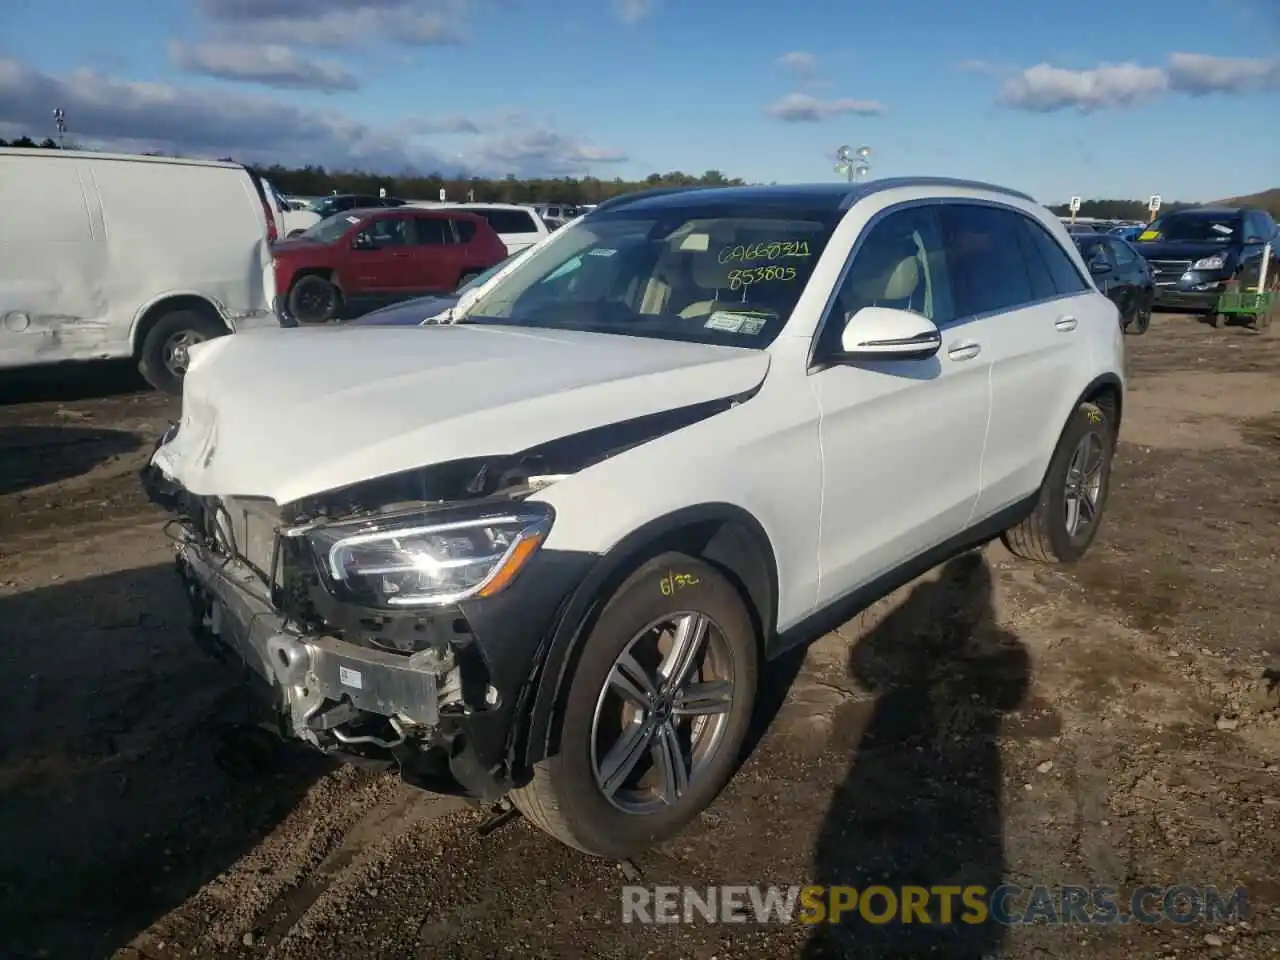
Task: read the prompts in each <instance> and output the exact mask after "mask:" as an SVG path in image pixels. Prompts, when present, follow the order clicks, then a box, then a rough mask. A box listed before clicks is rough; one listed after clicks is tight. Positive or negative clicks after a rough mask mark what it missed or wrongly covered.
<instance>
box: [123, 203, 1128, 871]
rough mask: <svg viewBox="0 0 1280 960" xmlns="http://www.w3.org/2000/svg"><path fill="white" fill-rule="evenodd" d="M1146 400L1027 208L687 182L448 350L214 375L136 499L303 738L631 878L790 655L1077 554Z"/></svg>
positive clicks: (565, 234)
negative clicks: (621, 869)
mask: <svg viewBox="0 0 1280 960" xmlns="http://www.w3.org/2000/svg"><path fill="white" fill-rule="evenodd" d="M1123 369H1124V365H1123V345H1122V336H1121V331H1120V324H1119V322H1118V318H1117V315H1116V308H1115V306H1114V305H1113V304H1112V303H1111V302H1110V301H1109V300H1108V299H1107V298H1106V297H1104V296H1103V295H1102V294H1101V293H1099V292H1098V290H1097V289H1096V288H1095V287H1094V285H1093V282H1092V280H1091V279H1090V275H1089V273H1088V272H1087V270H1086V268H1085V265H1084V264H1083V263H1082V262H1081V260H1080V256H1079V254H1078V253H1077V251H1076V248H1075V245H1074V244H1073V243H1072V242H1071V238H1070V237H1069V236H1068V235H1067V232H1066V230H1065V229H1064V228H1063V226H1062V224H1061V223H1060V222H1059V221H1058V219H1057V218H1056V217H1054V216H1053V215H1052V214H1050V213H1049V212H1048V211H1047V210H1045V209H1044V208H1043V207H1041V206H1040V205H1039V204H1037V203H1035V202H1034V201H1033V200H1031V198H1029V197H1027V196H1024V195H1022V194H1020V193H1015V192H1013V191H1010V190H1005V189H1001V188H999V187H995V186H990V185H986V184H979V183H969V182H958V181H951V180H941V179H903V180H881V181H873V182H869V183H865V184H860V185H852V186H846V185H843V184H839V185H837V184H823V185H814V186H792V187H737V188H716V189H690V190H659V191H651V192H646V193H640V194H636V195H632V196H628V197H623V198H619V199H617V200H614V201H611V202H609V203H605V204H603V205H601V206H600V207H599V208H598V209H596V210H594V211H592V212H591V213H589V214H588V215H587V216H585V217H584V218H582V219H581V220H580V221H578V222H577V223H574V224H571V225H569V226H568V227H566V228H564V229H563V230H561V231H559V232H557V233H556V234H554V235H553V236H552V237H550V238H549V239H548V240H546V241H545V242H544V243H543V244H541V245H540V246H539V248H538V249H536V250H534V251H533V252H532V253H531V254H530V255H529V256H527V257H525V258H523V259H522V260H521V261H520V262H519V263H518V264H516V265H515V266H514V267H513V268H512V269H509V270H504V271H501V272H499V273H498V274H497V275H496V276H495V277H494V278H493V279H492V280H490V281H488V282H487V283H486V284H485V285H484V286H483V287H482V288H481V289H480V290H479V292H478V294H477V295H476V296H475V297H473V298H470V299H468V300H467V301H465V302H464V303H462V304H460V305H459V306H458V307H456V308H454V311H453V314H452V315H451V316H450V317H449V318H448V320H447V322H445V323H443V324H442V325H437V326H425V327H415V328H399V329H393V328H381V329H378V328H352V329H341V328H336V329H293V330H278V331H277V330H268V331H262V332H255V333H251V334H249V335H246V336H235V337H224V338H221V339H218V340H214V341H212V342H210V343H208V344H205V345H201V346H199V347H197V348H195V349H194V350H193V351H192V353H191V363H190V367H189V369H188V372H187V375H186V380H185V386H184V398H183V410H182V417H181V420H180V421H178V422H177V423H175V424H173V425H172V426H171V428H170V430H169V431H168V432H167V433H166V435H165V437H164V438H163V439H162V441H161V443H160V445H159V447H158V449H157V451H156V452H155V454H154V456H153V458H152V462H151V465H150V466H149V467H148V469H147V470H146V471H145V472H144V482H145V483H146V485H147V487H148V489H149V491H150V493H151V495H152V496H153V497H154V498H155V499H157V500H158V501H160V502H162V503H165V504H167V505H169V506H170V507H171V508H172V509H174V510H175V511H176V512H177V513H178V515H179V516H180V518H181V520H180V529H181V531H182V532H181V535H180V537H179V543H178V547H177V552H178V568H179V570H180V572H181V575H182V577H183V579H184V581H185V583H186V586H187V591H188V594H189V596H190V598H191V601H192V603H193V606H194V610H195V613H196V621H197V624H198V625H199V627H200V632H201V633H202V635H203V637H204V639H206V640H208V641H211V642H212V643H213V644H214V648H215V649H217V650H220V651H223V652H226V651H232V652H234V653H235V654H236V655H237V656H238V657H239V658H240V659H242V660H243V661H245V662H246V663H248V664H249V665H250V666H251V667H252V668H253V673H252V675H254V676H256V677H257V678H258V679H260V680H261V681H263V682H262V684H261V686H262V688H263V690H264V692H265V693H266V698H267V702H268V703H269V704H270V705H271V706H272V707H273V708H274V711H275V715H276V718H277V719H278V721H279V724H280V728H281V730H282V732H283V733H284V734H285V735H286V736H289V737H293V738H297V739H300V740H304V741H306V742H308V743H310V744H311V745H312V746H313V747H315V748H317V749H320V750H323V751H325V752H327V753H331V754H333V755H336V756H344V757H351V758H354V757H361V758H364V759H366V760H369V759H376V760H382V761H385V762H387V763H389V764H390V763H394V764H396V765H397V767H398V769H400V770H401V771H402V772H403V775H404V776H405V777H406V778H407V779H409V780H410V781H411V782H414V783H417V784H419V785H421V786H423V787H425V788H427V789H432V790H439V791H449V792H455V793H463V794H465V795H467V796H469V797H471V798H473V799H474V800H475V801H476V802H477V804H482V805H485V806H486V807H495V806H496V807H502V806H505V805H507V804H514V807H515V808H517V809H518V810H519V811H520V812H522V813H523V814H524V815H525V816H527V817H528V818H529V819H530V820H532V821H533V822H534V823H536V824H537V825H538V826H540V827H542V828H544V829H545V830H547V831H549V832H550V833H551V834H553V835H555V836H556V837H558V838H560V839H561V840H563V841H564V842H566V843H568V844H571V845H572V846H574V847H577V848H579V849H581V850H584V851H587V852H589V853H592V854H597V855H601V856H609V857H627V856H630V855H632V854H634V853H636V852H638V851H639V850H642V849H644V848H645V847H648V846H649V845H651V844H654V843H655V842H658V841H661V840H663V839H665V838H668V837H670V836H672V835H674V834H675V833H676V832H678V831H679V830H680V829H681V828H682V827H683V826H684V825H685V824H687V823H688V822H689V821H690V820H691V819H692V818H693V817H695V816H696V815H697V814H698V812H699V811H700V810H702V809H703V808H704V807H705V806H707V805H708V804H709V803H711V802H712V800H713V799H714V798H715V797H716V795H717V793H718V791H720V790H721V788H722V787H723V786H724V784H725V783H726V781H727V780H728V778H729V777H730V776H731V775H732V772H733V770H734V769H735V766H736V763H737V761H738V760H739V754H740V752H741V750H742V748H743V743H744V737H745V733H746V730H747V726H748V721H749V719H750V718H751V716H752V712H753V708H754V704H755V699H756V692H757V684H758V681H759V679H760V677H761V675H762V674H763V673H764V672H766V671H768V670H769V669H770V662H771V661H773V660H775V658H777V657H778V656H779V655H780V654H781V653H783V652H784V651H786V650H788V649H790V648H792V647H795V646H796V645H798V644H802V643H804V642H806V641H808V640H810V639H812V638H813V637H814V636H815V634H816V633H817V632H819V631H821V630H822V629H823V628H824V627H827V626H830V625H831V624H833V623H838V622H839V620H840V618H842V617H846V616H850V615H852V614H853V613H856V612H857V611H858V610H859V609H860V608H863V607H865V606H867V605H868V604H869V603H870V602H872V601H874V600H875V599H876V598H877V597H879V596H881V595H883V594H885V593H886V592H888V591H889V590H890V589H891V588H893V587H894V586H896V585H898V584H900V583H903V582H905V581H906V580H908V579H909V578H911V577H912V576H914V575H916V574H918V573H921V572H923V571H924V570H925V569H927V568H928V567H930V566H932V565H934V564H936V563H938V562H939V561H941V560H942V559H944V558H946V557H948V556H949V555H951V554H954V553H957V552H959V551H961V550H963V549H966V548H968V547H972V546H975V545H978V544H981V543H983V542H985V541H988V540H991V539H993V538H994V537H997V536H1001V535H1003V537H1004V539H1005V542H1006V543H1007V544H1008V546H1009V547H1010V548H1011V549H1012V550H1013V551H1014V552H1015V553H1017V554H1019V555H1021V556H1024V557H1027V558H1032V559H1036V560H1040V561H1048V562H1055V561H1056V562H1070V561H1073V560H1076V559H1077V558H1079V557H1080V556H1081V554H1082V553H1083V552H1084V551H1085V550H1086V548H1087V547H1088V546H1089V544H1090V542H1091V541H1092V540H1093V538H1094V536H1095V534H1096V533H1097V530H1098V524H1099V520H1100V517H1101V511H1102V508H1103V505H1104V503H1105V501H1106V497H1107V489H1108V478H1109V474H1110V469H1111V461H1112V455H1113V451H1114V449H1115V443H1116V436H1117V431H1118V428H1119V424H1120V415H1121V410H1122V406H1123V399H1124V389H1125V387H1124V373H1123Z"/></svg>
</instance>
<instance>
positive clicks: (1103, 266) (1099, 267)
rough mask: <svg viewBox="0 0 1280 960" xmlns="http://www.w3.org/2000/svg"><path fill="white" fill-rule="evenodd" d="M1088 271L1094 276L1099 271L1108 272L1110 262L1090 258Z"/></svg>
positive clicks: (1109, 270)
mask: <svg viewBox="0 0 1280 960" xmlns="http://www.w3.org/2000/svg"><path fill="white" fill-rule="evenodd" d="M1089 272H1090V273H1092V274H1094V275H1095V276H1096V275H1097V274H1099V273H1110V272H1111V264H1109V263H1107V261H1105V260H1090V261H1089Z"/></svg>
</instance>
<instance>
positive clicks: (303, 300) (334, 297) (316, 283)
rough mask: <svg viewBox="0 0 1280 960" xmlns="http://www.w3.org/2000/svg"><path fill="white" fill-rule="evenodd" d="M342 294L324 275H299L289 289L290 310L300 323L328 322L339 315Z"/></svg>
mask: <svg viewBox="0 0 1280 960" xmlns="http://www.w3.org/2000/svg"><path fill="white" fill-rule="evenodd" d="M341 306H342V294H340V293H339V292H338V288H337V287H335V286H334V285H333V284H332V283H330V282H329V281H328V280H326V279H325V278H324V277H319V276H316V275H315V274H308V275H307V276H305V277H299V278H298V279H297V281H295V282H294V284H293V286H292V287H291V288H290V290H289V312H290V313H291V314H293V316H294V317H295V318H296V319H297V321H298V322H299V323H328V322H329V321H330V320H332V319H333V318H334V317H336V316H337V315H338V312H339V310H340V308H341Z"/></svg>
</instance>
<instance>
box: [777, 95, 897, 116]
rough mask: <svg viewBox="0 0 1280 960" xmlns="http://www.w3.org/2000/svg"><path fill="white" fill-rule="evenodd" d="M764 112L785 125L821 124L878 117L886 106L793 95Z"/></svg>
mask: <svg viewBox="0 0 1280 960" xmlns="http://www.w3.org/2000/svg"><path fill="white" fill-rule="evenodd" d="M764 112H765V114H766V115H767V116H770V117H773V118H774V119H775V120H781V121H783V122H784V123H821V122H822V121H823V120H830V119H831V118H833V117H839V116H843V115H847V114H852V115H854V116H859V117H878V116H880V115H881V114H883V113H884V112H885V106H884V104H882V103H879V102H877V101H875V100H853V99H850V98H848V97H841V98H838V99H835V100H819V99H818V98H817V97H811V96H809V95H808V94H807V93H792V94H788V95H787V96H785V97H783V98H782V99H781V100H777V101H775V102H773V103H771V104H769V105H768V106H767V107H765V108H764Z"/></svg>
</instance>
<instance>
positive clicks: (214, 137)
mask: <svg viewBox="0 0 1280 960" xmlns="http://www.w3.org/2000/svg"><path fill="white" fill-rule="evenodd" d="M50 105H54V106H58V107H61V108H62V109H63V110H65V111H66V114H67V132H68V138H69V139H70V140H71V141H73V142H75V143H78V144H81V145H83V146H85V147H90V148H95V149H109V150H119V151H122V152H131V153H141V152H148V151H155V150H161V151H164V152H166V153H173V154H178V155H182V156H193V157H225V156H230V157H235V158H236V159H237V160H240V161H244V162H252V163H274V162H280V163H285V164H320V165H323V166H327V167H331V168H335V169H352V168H358V169H365V170H371V171H378V172H385V173H398V172H401V171H404V170H415V171H418V172H422V173H426V172H430V171H432V170H440V171H442V172H446V173H452V172H454V171H455V170H457V169H458V167H459V159H458V157H459V155H458V154H457V153H456V152H455V150H454V149H453V148H449V149H445V148H443V147H441V146H440V145H439V144H433V143H422V142H421V140H420V138H421V136H422V135H423V134H428V133H439V132H450V133H465V132H471V128H474V130H475V131H483V130H486V129H495V130H496V129H500V130H501V131H502V132H501V133H500V134H499V135H498V136H497V137H496V138H492V139H483V140H481V141H480V142H479V143H478V144H477V145H476V147H475V148H474V149H473V150H472V151H471V152H470V153H469V154H463V155H461V156H462V161H463V162H462V166H463V168H464V169H467V170H470V171H474V172H475V173H476V174H477V175H498V176H500V175H502V174H505V173H508V172H510V173H515V174H517V175H521V176H535V175H560V176H568V175H575V174H582V173H585V172H588V171H589V170H591V169H593V168H595V167H596V166H597V165H600V164H608V163H617V162H620V161H622V160H624V159H626V157H625V155H624V154H622V153H621V152H620V151H617V150H610V149H608V148H604V147H599V146H594V145H591V144H588V143H586V142H584V141H582V140H580V139H578V138H576V137H573V136H570V135H569V134H566V133H560V132H557V131H554V130H551V129H548V128H546V127H545V126H538V125H534V124H528V123H524V122H514V123H513V122H511V121H513V120H518V118H513V117H510V116H507V117H505V118H504V119H505V120H506V121H508V122H507V123H505V124H504V125H502V126H501V127H497V126H496V125H495V126H492V127H491V126H489V125H488V124H486V123H485V122H481V121H468V119H467V118H465V117H447V118H444V119H441V120H436V121H429V120H416V121H415V120H410V121H407V122H406V123H404V124H401V125H399V126H396V127H375V126H372V125H369V124H366V123H362V122H360V121H358V120H355V119H353V118H352V117H350V116H348V115H346V114H344V113H340V112H338V111H335V110H317V109H312V108H307V107H300V106H296V105H293V104H289V103H284V102H281V101H279V100H276V99H273V98H270V97H267V96H262V95H251V94H247V93H237V92H231V91H227V90H225V89H216V88H215V89H211V88H207V87H201V88H190V87H180V86H171V85H168V84H159V83H142V82H135V81H126V80H118V79H115V78H113V77H109V76H105V75H103V74H100V73H96V72H94V71H91V70H78V71H75V72H74V73H70V74H66V75H53V74H47V73H42V72H41V71H38V70H35V69H33V68H31V67H28V66H26V65H25V64H22V63H20V62H19V61H17V60H13V59H8V58H4V57H0V129H3V130H6V131H8V136H7V137H6V139H13V138H14V137H17V136H20V135H22V134H23V133H25V134H28V135H30V136H32V137H34V138H36V139H40V138H41V137H42V136H43V135H44V134H45V133H46V132H48V131H49V129H50V123H49V110H50V109H52V107H51V106H50Z"/></svg>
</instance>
